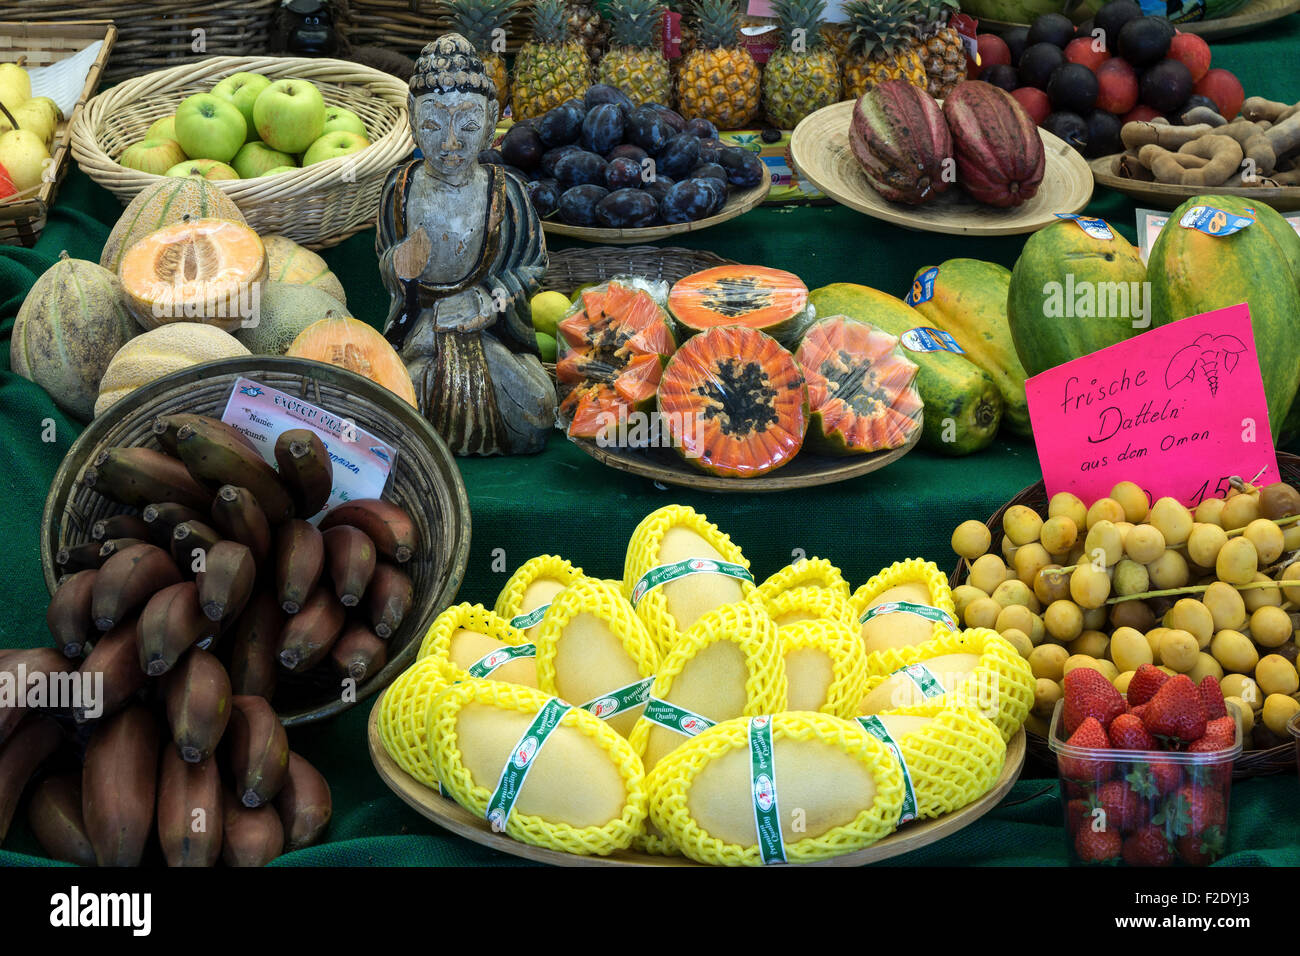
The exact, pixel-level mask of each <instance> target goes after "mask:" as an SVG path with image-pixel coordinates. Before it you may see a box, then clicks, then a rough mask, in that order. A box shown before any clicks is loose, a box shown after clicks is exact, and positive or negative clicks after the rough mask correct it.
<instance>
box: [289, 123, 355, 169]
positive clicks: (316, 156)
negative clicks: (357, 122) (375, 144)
mask: <svg viewBox="0 0 1300 956" xmlns="http://www.w3.org/2000/svg"><path fill="white" fill-rule="evenodd" d="M369 145H370V140H368V139H366V138H365V137H364V136H358V135H357V134H356V133H349V132H348V131H347V130H342V129H341V130H339V131H338V132H335V133H326V134H325V135H324V136H322V137H321V138H320V139H318V140H316V142H314V143H312V144H311V146H309V147H307V152H305V153H303V154H302V164H303V165H304V166H310V165H312V164H313V163H323V162H325V160H327V159H338V158H339V157H340V156H348V155H350V154H352V153H358V152H360V151H361V150H363V149H365V148H366V147H367V146H369Z"/></svg>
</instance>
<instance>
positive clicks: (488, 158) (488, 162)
mask: <svg viewBox="0 0 1300 956" xmlns="http://www.w3.org/2000/svg"><path fill="white" fill-rule="evenodd" d="M478 161H479V162H480V163H482V164H484V165H485V166H504V165H505V164H506V158H505V157H504V156H502V155H501V151H500V150H497V149H484V150H481V151H480V152H479V154H478Z"/></svg>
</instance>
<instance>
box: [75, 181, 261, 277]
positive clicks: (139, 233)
mask: <svg viewBox="0 0 1300 956" xmlns="http://www.w3.org/2000/svg"><path fill="white" fill-rule="evenodd" d="M186 216H190V217H191V218H193V219H228V220H230V221H231V222H238V223H244V221H245V220H244V214H243V213H241V212H240V211H239V207H238V206H236V205H235V201H234V200H233V199H231V198H230V197H229V196H227V195H226V194H225V193H223V192H222V191H221V189H220V187H217V186H214V185H212V184H211V183H209V182H207V181H206V180H203V179H189V178H185V177H179V178H178V177H175V176H172V177H159V178H158V181H157V182H155V183H154V184H153V185H151V186H146V187H145V188H144V189H142V190H140V192H139V193H137V194H136V197H135V198H134V199H132V200H131V202H130V203H128V204H127V207H126V209H124V210H122V215H121V216H120V217H118V220H117V223H116V224H115V225H114V226H113V231H112V232H110V233H109V234H108V241H107V242H105V243H104V251H103V252H102V253H100V256H99V264H100V265H101V266H103V267H104V268H105V269H107V270H108V271H109V272H111V273H113V274H114V275H116V274H117V270H118V268H119V267H120V266H121V265H122V257H123V256H124V255H126V251H127V250H128V249H130V248H131V247H132V246H134V245H135V244H136V243H137V242H139V241H140V240H141V239H143V238H144V237H145V236H147V235H149V234H150V233H151V232H157V231H158V230H159V229H161V228H163V227H164V226H171V225H174V224H175V223H178V222H180V221H181V220H182V219H184V218H185V217H186Z"/></svg>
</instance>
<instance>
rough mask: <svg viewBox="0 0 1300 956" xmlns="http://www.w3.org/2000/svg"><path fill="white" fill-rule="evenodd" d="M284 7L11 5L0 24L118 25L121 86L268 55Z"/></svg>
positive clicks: (0, 14)
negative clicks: (275, 17)
mask: <svg viewBox="0 0 1300 956" xmlns="http://www.w3.org/2000/svg"><path fill="white" fill-rule="evenodd" d="M278 5H279V0H208V2H203V0H191V2H188V3H181V2H176V0H167V2H162V3H157V2H153V3H145V2H143V0H97V2H96V3H93V4H86V3H66V2H60V0H8V2H5V3H0V19H4V20H22V21H26V22H28V23H31V24H33V25H35V24H45V23H49V22H51V21H55V20H75V19H77V18H79V17H85V16H86V15H87V14H90V15H92V16H94V17H96V18H102V19H104V20H112V21H113V23H114V24H116V26H117V30H118V40H117V44H116V46H115V47H114V49H113V55H112V57H111V58H110V59H109V60H108V66H107V70H106V71H105V74H104V79H105V80H109V81H113V82H116V81H118V80H124V79H126V78H127V77H130V76H138V75H139V74H141V73H147V72H149V71H150V70H158V69H161V68H163V67H168V66H176V65H178V64H180V63H189V62H193V61H194V60H197V59H199V58H200V57H204V56H212V55H218V54H219V55H221V56H248V55H250V54H257V53H264V52H266V43H267V36H268V33H269V29H270V25H271V15H272V13H273V12H274V11H275V8H276V7H277V6H278ZM196 31H198V32H196ZM196 46H198V47H199V49H195V47H196Z"/></svg>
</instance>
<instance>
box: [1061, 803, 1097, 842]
mask: <svg viewBox="0 0 1300 956" xmlns="http://www.w3.org/2000/svg"><path fill="white" fill-rule="evenodd" d="M1091 813H1092V807H1091V806H1090V805H1089V801H1087V800H1082V799H1075V800H1071V801H1070V802H1069V803H1067V804H1066V805H1065V822H1066V826H1067V828H1068V829H1069V831H1070V835H1071V836H1073V835H1074V834H1076V833H1078V832H1079V828H1080V827H1085V826H1087V825H1088V823H1089V822H1090V821H1091V819H1092V817H1091Z"/></svg>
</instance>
